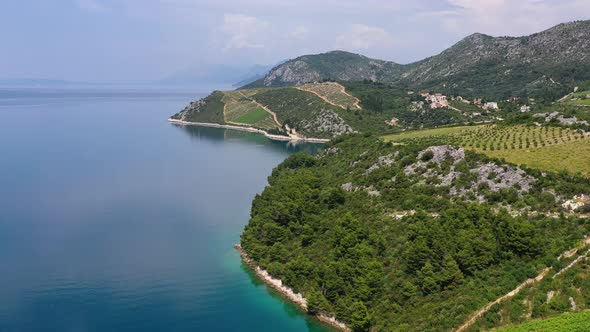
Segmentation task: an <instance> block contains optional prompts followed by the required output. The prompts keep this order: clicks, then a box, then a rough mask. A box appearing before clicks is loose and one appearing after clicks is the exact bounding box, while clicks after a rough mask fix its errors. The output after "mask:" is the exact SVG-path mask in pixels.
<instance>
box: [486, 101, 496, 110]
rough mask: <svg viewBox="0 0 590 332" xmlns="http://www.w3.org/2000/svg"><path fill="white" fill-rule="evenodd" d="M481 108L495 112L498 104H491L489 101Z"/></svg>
mask: <svg viewBox="0 0 590 332" xmlns="http://www.w3.org/2000/svg"><path fill="white" fill-rule="evenodd" d="M483 108H484V109H486V110H490V109H492V110H497V109H499V107H498V103H496V102H493V101H489V102H487V103H485V105H483Z"/></svg>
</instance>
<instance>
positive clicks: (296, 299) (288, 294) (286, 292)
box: [234, 244, 351, 332]
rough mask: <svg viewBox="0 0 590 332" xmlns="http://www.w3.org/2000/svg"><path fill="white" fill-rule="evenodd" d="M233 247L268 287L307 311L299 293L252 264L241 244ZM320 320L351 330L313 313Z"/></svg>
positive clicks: (333, 319) (325, 316)
mask: <svg viewBox="0 0 590 332" xmlns="http://www.w3.org/2000/svg"><path fill="white" fill-rule="evenodd" d="M234 248H235V249H236V250H237V251H238V252H239V253H240V257H241V258H242V261H243V262H244V264H246V265H247V266H248V267H249V268H250V269H252V271H253V272H254V273H255V274H256V276H257V277H258V278H259V279H260V281H262V282H263V283H264V284H265V285H267V286H268V287H272V288H273V289H275V290H276V291H277V292H279V293H280V294H281V295H282V296H283V297H285V298H286V299H287V300H289V301H291V302H293V303H294V304H296V305H297V307H299V309H301V310H302V311H304V312H307V299H306V298H304V297H303V295H301V294H300V293H295V292H294V291H293V290H292V289H291V288H289V287H287V286H285V285H283V282H282V281H281V280H280V279H276V278H273V277H272V276H271V275H270V274H269V273H268V272H267V271H266V270H263V269H261V268H260V267H259V266H258V265H256V264H254V262H252V260H251V259H250V257H249V256H248V253H246V252H245V251H244V249H242V246H241V245H239V244H236V245H235V246H234ZM314 317H315V318H317V319H318V320H319V321H320V322H322V323H324V324H326V325H329V326H331V327H333V328H335V329H337V330H339V331H343V332H351V330H350V328H348V327H347V326H346V324H344V323H342V322H340V321H338V320H337V319H336V318H335V317H330V316H327V315H324V314H318V315H314Z"/></svg>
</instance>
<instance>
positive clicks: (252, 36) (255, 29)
mask: <svg viewBox="0 0 590 332" xmlns="http://www.w3.org/2000/svg"><path fill="white" fill-rule="evenodd" d="M269 29H270V23H268V22H265V21H262V20H259V19H258V18H256V17H253V16H247V15H242V14H225V15H224V16H223V27H222V31H223V32H224V33H226V34H227V35H228V36H229V39H228V41H227V43H226V45H225V48H226V49H242V48H264V43H263V40H264V37H265V35H266V33H267V32H268V30H269Z"/></svg>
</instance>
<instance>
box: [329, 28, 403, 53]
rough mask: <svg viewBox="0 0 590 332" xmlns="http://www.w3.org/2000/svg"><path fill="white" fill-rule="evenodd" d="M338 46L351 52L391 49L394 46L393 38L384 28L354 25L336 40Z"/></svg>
mask: <svg viewBox="0 0 590 332" xmlns="http://www.w3.org/2000/svg"><path fill="white" fill-rule="evenodd" d="M336 46H337V47H338V48H342V49H350V50H366V49H369V48H389V47H391V46H393V38H392V37H391V35H390V34H389V33H388V32H387V31H385V30H384V29H383V28H379V27H372V26H368V25H364V24H353V25H352V26H351V27H350V30H349V31H347V32H345V33H343V34H341V35H339V36H338V37H337V38H336Z"/></svg>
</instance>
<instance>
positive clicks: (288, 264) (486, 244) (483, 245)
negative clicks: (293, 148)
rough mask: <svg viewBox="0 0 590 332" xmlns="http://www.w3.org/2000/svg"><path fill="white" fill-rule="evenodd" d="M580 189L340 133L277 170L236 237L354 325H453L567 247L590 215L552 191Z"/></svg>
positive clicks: (482, 162) (474, 157) (542, 176)
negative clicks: (575, 211)
mask: <svg viewBox="0 0 590 332" xmlns="http://www.w3.org/2000/svg"><path fill="white" fill-rule="evenodd" d="M580 192H590V182H589V180H587V179H583V178H575V177H569V176H566V175H564V174H553V173H541V172H538V171H533V170H526V171H525V170H521V169H518V168H516V167H515V166H512V165H508V164H504V163H501V162H499V161H497V160H490V159H488V158H486V157H485V156H483V155H480V154H476V153H473V152H469V151H464V150H463V149H461V148H454V147H451V146H433V147H428V146H427V145H423V144H421V143H415V144H406V145H392V144H390V143H384V142H382V141H381V140H379V139H376V138H374V137H363V136H360V135H353V136H350V135H345V136H341V137H340V138H337V139H335V140H334V141H333V142H332V143H330V144H328V146H327V148H326V150H325V152H324V153H322V154H320V155H319V156H316V157H314V156H310V155H307V154H296V155H293V156H291V157H290V158H288V159H287V160H285V162H283V163H282V164H281V165H279V166H278V167H277V168H276V169H275V170H274V171H273V173H272V176H271V177H270V178H269V186H267V187H266V189H265V190H264V192H263V193H262V194H260V195H257V197H256V198H255V200H254V202H253V206H252V212H251V219H250V221H249V223H248V225H247V226H246V228H245V230H244V233H243V235H242V241H241V242H242V247H243V249H244V250H245V251H246V252H247V253H248V254H249V256H250V258H252V259H253V260H254V261H255V262H256V264H258V265H259V266H261V267H262V268H264V269H266V270H267V271H268V272H269V273H270V274H271V275H272V276H274V277H276V278H280V279H281V280H282V281H283V282H284V283H285V284H286V285H288V286H289V287H292V288H293V289H294V291H295V292H301V293H302V294H303V295H304V296H305V297H306V298H308V306H309V309H310V312H323V313H327V314H329V315H335V316H336V318H338V319H339V320H341V321H344V322H345V323H346V324H347V325H348V326H349V327H351V328H352V329H353V330H355V331H368V330H375V331H449V330H451V329H453V328H457V327H458V326H460V325H462V324H463V323H464V322H465V321H466V320H467V319H468V317H470V315H472V314H473V313H474V312H475V311H477V310H478V309H480V308H482V307H483V306H484V305H485V304H487V303H488V302H490V301H493V300H495V299H497V298H499V297H500V296H502V295H504V294H506V293H508V292H509V291H511V290H512V289H514V288H515V287H516V286H517V285H519V284H520V283H522V282H523V281H525V280H526V279H527V278H530V277H533V276H536V275H537V274H539V273H540V271H542V270H543V269H544V268H546V267H549V268H550V270H549V271H552V270H553V271H556V270H558V269H560V268H562V267H563V266H564V265H565V264H567V263H568V262H569V260H570V259H573V258H574V257H575V256H567V257H568V258H562V259H561V260H558V257H559V256H560V254H561V253H563V252H564V251H566V250H569V249H571V248H573V247H575V246H580V245H581V239H583V238H584V236H585V235H586V234H588V232H589V231H590V221H589V220H588V219H583V218H579V217H577V216H574V215H570V214H569V213H568V212H566V211H564V208H563V207H562V206H561V203H562V202H563V201H564V200H565V199H567V198H571V196H572V195H574V194H577V193H580ZM562 212H563V213H565V214H563V215H562V216H560V217H557V218H554V217H552V215H556V216H559V213H562ZM581 252H582V251H581V250H580V253H581ZM584 252H585V251H584ZM556 280H557V279H556ZM586 301H588V299H586ZM579 303H583V302H582V301H580V302H579ZM585 303H588V302H585ZM580 305H581V304H580ZM500 322H501V320H497V321H492V323H491V326H494V324H496V325H499V324H500ZM488 325H490V324H488Z"/></svg>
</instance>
